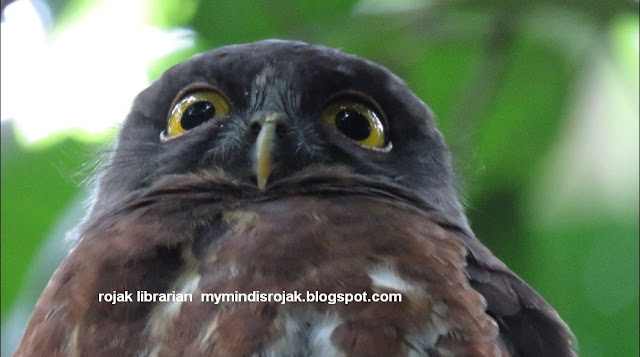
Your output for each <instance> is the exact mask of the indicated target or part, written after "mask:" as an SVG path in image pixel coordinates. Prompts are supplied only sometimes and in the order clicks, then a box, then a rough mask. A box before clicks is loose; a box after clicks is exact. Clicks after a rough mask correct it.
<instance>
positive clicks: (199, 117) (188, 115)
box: [180, 102, 216, 130]
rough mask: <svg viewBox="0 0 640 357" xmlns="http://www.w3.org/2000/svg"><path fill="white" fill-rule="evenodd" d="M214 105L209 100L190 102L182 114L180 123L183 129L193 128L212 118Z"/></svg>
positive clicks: (214, 111) (214, 110) (214, 112)
mask: <svg viewBox="0 0 640 357" xmlns="http://www.w3.org/2000/svg"><path fill="white" fill-rule="evenodd" d="M215 114H216V107H214V106H213V104H212V103H211V102H197V103H193V104H191V106H189V108H187V110H185V111H184V114H182V119H180V124H181V125H182V128H183V129H184V130H189V129H193V128H195V127H196V126H198V125H200V124H202V123H204V122H205V121H207V120H209V119H211V118H213V116H214V115H215Z"/></svg>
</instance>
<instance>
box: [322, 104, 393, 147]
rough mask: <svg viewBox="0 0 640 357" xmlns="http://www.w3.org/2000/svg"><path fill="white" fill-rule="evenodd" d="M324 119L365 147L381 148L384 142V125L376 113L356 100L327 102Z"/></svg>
mask: <svg viewBox="0 0 640 357" xmlns="http://www.w3.org/2000/svg"><path fill="white" fill-rule="evenodd" d="M323 117H324V120H325V122H326V123H327V124H329V125H330V126H331V127H333V128H335V129H337V130H338V131H339V132H341V133H342V134H343V135H344V136H346V137H348V138H349V139H351V140H353V141H355V142H357V143H358V144H360V145H362V146H364V147H367V148H382V147H383V146H385V143H386V141H387V140H386V135H385V126H384V123H383V121H382V118H381V117H380V116H379V115H378V113H377V112H376V111H375V110H373V109H372V108H370V107H369V106H367V105H365V104H362V103H360V102H356V101H348V100H346V101H338V102H334V103H331V104H329V106H327V107H326V108H325V110H324V112H323Z"/></svg>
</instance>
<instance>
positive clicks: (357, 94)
mask: <svg viewBox="0 0 640 357" xmlns="http://www.w3.org/2000/svg"><path fill="white" fill-rule="evenodd" d="M203 170H210V171H215V172H216V174H217V175H221V176H224V177H225V178H227V179H228V180H229V182H230V184H232V182H236V183H242V184H248V185H252V186H254V187H256V188H257V189H259V190H261V191H264V192H268V191H269V189H270V187H272V186H273V185H277V184H278V183H279V182H283V181H286V180H287V179H291V178H292V177H295V176H296V175H302V174H304V175H307V176H309V175H311V176H313V174H314V173H318V174H320V173H323V174H326V173H327V172H332V171H338V170H340V171H344V170H348V171H349V172H350V173H351V174H353V175H354V176H362V177H367V178H369V179H371V180H374V181H375V182H377V183H379V184H380V185H382V187H384V185H385V183H386V184H389V185H392V184H393V185H396V186H401V187H404V188H406V189H407V190H410V191H412V192H414V193H415V194H416V195H417V196H419V197H420V198H421V199H422V200H424V201H425V202H427V203H429V204H430V206H432V207H434V208H436V209H438V210H440V211H442V212H444V213H447V214H448V215H450V216H451V217H452V218H454V219H456V220H459V221H460V222H458V223H460V224H462V225H466V222H464V218H463V215H462V213H461V209H460V204H459V202H458V200H457V198H456V193H455V190H454V188H453V184H452V181H453V180H452V173H451V168H450V164H449V157H448V151H447V149H446V147H445V145H444V142H443V140H442V137H441V135H440V133H439V132H438V131H437V130H436V128H435V124H434V120H433V116H432V114H431V112H430V110H429V109H428V108H427V107H426V106H425V105H424V103H423V102H422V101H420V99H418V98H417V97H416V96H415V95H414V94H413V93H412V92H411V91H410V90H409V89H408V88H407V87H406V85H405V84H404V82H403V81H402V80H401V79H399V78H398V77H397V76H395V75H393V74H392V73H391V72H389V71H388V70H387V69H385V68H383V67H382V66H379V65H376V64H374V63H372V62H369V61H367V60H364V59H361V58H358V57H356V56H352V55H348V54H344V53H341V52H339V51H337V50H334V49H330V48H325V47H320V46H311V45H308V44H305V43H301V42H290V41H279V40H267V41H261V42H255V43H250V44H245V45H233V46H227V47H221V48H218V49H215V50H212V51H210V52H206V53H203V54H199V55H197V56H195V57H193V58H191V59H189V60H187V61H185V62H183V63H180V64H178V65H176V66H174V67H172V68H170V69H169V70H167V71H166V72H165V73H164V74H163V75H162V76H161V78H160V79H158V80H157V81H156V82H154V83H153V84H152V85H151V86H150V87H149V88H147V89H146V90H144V91H143V92H142V93H140V94H139V95H138V97H137V98H136V100H135V102H134V104H133V107H132V109H131V112H130V114H129V115H128V117H127V119H126V121H125V123H124V126H123V128H122V130H121V132H120V135H119V137H118V140H117V144H116V147H115V150H114V152H113V154H112V155H111V157H110V158H109V160H108V162H107V164H106V168H105V170H104V172H103V174H102V176H101V178H100V182H99V186H98V196H97V201H96V204H95V206H94V209H98V210H99V209H102V208H106V207H109V206H110V205H114V204H117V202H119V201H120V200H122V199H123V198H124V197H126V196H127V195H129V194H134V193H135V192H139V191H140V190H144V189H145V188H147V187H149V186H150V185H151V184H152V183H153V182H154V181H156V180H158V179H160V178H162V177H163V176H167V175H180V174H188V173H193V172H199V171H203ZM342 179H344V178H342ZM107 193H108V194H107Z"/></svg>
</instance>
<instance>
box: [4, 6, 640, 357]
mask: <svg viewBox="0 0 640 357" xmlns="http://www.w3.org/2000/svg"><path fill="white" fill-rule="evenodd" d="M3 5H5V4H4V3H3ZM1 34H2V41H1V44H2V50H1V53H2V61H1V63H2V75H1V76H0V78H2V90H1V93H2V109H3V110H2V139H1V143H2V158H1V164H2V196H1V197H2V210H1V214H2V240H1V243H2V257H1V263H2V295H1V298H2V326H3V329H2V337H3V338H2V352H3V353H2V354H3V355H5V354H7V355H8V354H9V353H11V352H12V351H13V349H14V348H15V346H16V343H17V340H18V339H19V337H20V335H21V333H22V328H24V324H25V323H26V320H27V319H28V316H29V313H30V311H31V310H32V309H33V305H34V303H35V301H36V299H37V297H38V295H39V293H40V291H41V290H42V288H43V287H44V285H45V284H46V281H47V279H48V277H49V276H50V275H51V273H52V269H54V268H55V266H56V265H57V264H58V263H59V261H60V260H61V259H62V258H63V257H64V254H65V253H66V251H67V250H68V244H67V242H66V241H65V240H64V236H65V232H67V231H68V230H70V229H71V228H72V227H73V226H74V225H75V224H77V223H78V222H79V221H80V220H81V219H82V215H83V212H84V210H85V209H86V207H85V206H84V204H83V202H84V201H86V199H87V198H88V194H87V192H88V191H89V188H88V187H87V185H85V184H84V183H85V181H86V180H87V178H88V177H90V174H91V171H92V170H93V168H95V166H96V161H97V159H98V157H99V155H98V153H99V152H100V151H101V150H103V149H104V148H105V146H106V145H107V144H108V142H109V141H110V140H111V139H112V138H113V136H114V135H115V132H116V130H117V125H118V122H119V121H121V120H122V119H123V118H124V116H125V115H126V112H127V109H128V105H129V103H130V101H131V100H132V99H133V97H134V96H135V94H136V93H137V92H138V91H139V90H141V89H143V88H144V87H145V86H146V85H147V84H148V83H149V82H150V81H151V80H153V79H155V78H156V77H157V76H158V75H159V74H160V73H161V72H162V71H163V70H164V69H166V68H167V67H168V66H170V65H171V64H174V63H176V62H179V61H181V60H183V59H185V58H187V57H189V56H191V55H193V54H195V53H197V52H199V51H203V50H207V49H210V48H212V47H217V46H220V45H225V44H231V43H240V42H249V41H254V40H258V39H264V38H274V37H277V38H287V39H298V40H303V41H307V42H310V43H314V44H323V45H326V46H330V47H337V48H340V49H342V50H343V51H345V52H350V53H354V54H357V55H360V56H363V57H366V58H368V59H371V60H373V61H375V62H379V63H381V64H383V65H385V66H387V67H389V68H390V69H391V70H392V71H394V72H396V73H397V74H398V75H400V76H401V77H403V78H404V79H405V80H406V81H407V83H408V85H409V86H410V87H411V88H412V89H413V90H414V91H415V92H416V93H417V94H418V96H420V97H421V98H422V99H423V100H424V101H425V102H426V103H427V104H428V105H429V106H430V107H431V108H432V109H433V110H434V112H435V113H436V115H437V118H438V119H437V120H438V126H439V128H440V130H441V131H442V132H443V134H444V136H445V138H446V140H447V142H448V144H449V146H450V147H451V149H452V151H453V155H454V161H455V162H454V164H455V166H456V169H457V172H458V174H459V176H460V186H461V191H462V192H461V194H462V195H463V196H464V201H465V204H466V207H467V214H468V216H469V219H470V221H471V224H472V227H473V229H474V230H475V232H476V234H477V236H478V237H479V238H480V239H481V240H482V241H483V242H485V244H487V245H488V246H489V247H490V248H491V249H492V250H493V252H494V253H495V254H496V255H497V256H498V257H499V258H501V259H502V260H503V261H504V262H505V263H506V264H507V265H509V266H510V267H511V268H512V269H513V270H514V271H515V272H517V273H518V274H519V275H520V276H522V277H523V278H524V279H525V280H526V281H527V282H529V283H530V284H531V285H532V286H533V287H534V288H535V289H537V290H538V291H539V292H540V293H541V294H542V295H543V296H544V297H545V298H546V299H547V300H548V301H549V302H550V303H551V304H552V305H553V306H554V307H555V308H556V309H557V310H558V312H559V313H560V315H561V316H562V317H563V318H564V319H565V321H566V322H567V323H568V324H569V325H570V326H571V328H572V329H573V331H574V333H575V334H576V336H577V338H578V341H579V347H580V355H581V356H638V269H639V267H638V255H639V253H638V249H639V248H638V239H639V232H638V218H639V213H638V161H639V158H638V149H639V148H638V129H639V128H638V89H639V86H638V2H637V1H618V0H591V1H578V0H575V1H573V0H560V1H521V0H506V1H496V0H487V1H464V0H459V1H438V0H396V1H394V0H359V1H353V0H324V1H314V2H311V1H304V0H274V1H249V0H224V1H205V0H168V1H153V0H135V1H134V0H126V1H125V0H104V1H89V0H49V1H42V0H40V1H38V0H31V1H29V0H18V1H16V2H14V3H13V4H10V5H9V6H8V7H7V8H5V9H4V13H3V20H2V31H1ZM5 108H6V109H5Z"/></svg>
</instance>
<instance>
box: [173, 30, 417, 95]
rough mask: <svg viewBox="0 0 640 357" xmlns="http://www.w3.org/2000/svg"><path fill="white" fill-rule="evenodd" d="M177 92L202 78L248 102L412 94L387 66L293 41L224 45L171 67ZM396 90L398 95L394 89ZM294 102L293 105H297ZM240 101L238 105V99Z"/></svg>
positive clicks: (333, 50)
mask: <svg viewBox="0 0 640 357" xmlns="http://www.w3.org/2000/svg"><path fill="white" fill-rule="evenodd" d="M165 77H166V78H165V79H166V81H165V82H168V83H170V85H172V86H173V85H177V87H175V88H174V90H177V91H179V90H180V89H181V87H184V86H187V85H188V84H190V82H193V81H204V82H209V83H211V84H213V85H214V86H216V87H219V89H221V90H222V91H227V92H228V93H226V94H228V95H229V96H230V97H231V99H232V100H234V99H235V100H238V101H242V102H244V103H247V104H248V103H250V105H252V106H254V105H256V104H257V103H259V102H261V101H263V103H275V102H277V100H279V101H285V102H287V104H288V105H292V104H300V100H302V99H304V98H303V97H304V96H305V95H306V99H312V100H315V101H317V100H321V99H328V98H327V96H330V95H332V94H335V93H336V92H338V91H341V90H354V91H360V92H363V93H365V94H367V95H370V96H372V97H375V96H376V95H379V96H389V95H392V94H396V95H399V94H403V93H402V92H408V90H407V89H406V88H405V86H404V83H403V81H402V80H400V79H399V78H398V77H396V76H395V75H393V74H392V73H391V72H389V71H388V70H387V69H385V68H384V67H382V66H379V65H377V64H374V63H372V62H369V61H367V60H365V59H362V58H359V57H357V56H353V55H349V54H345V53H342V52H340V51H338V50H335V49H331V48H327V47H322V46H312V45H307V44H304V43H301V42H291V41H260V42H256V43H250V44H245V45H232V46H225V47H221V48H218V49H215V50H212V51H209V52H205V53H203V54H200V55H197V56H195V57H193V58H192V59H190V60H188V61H186V62H183V63H181V64H179V65H177V66H176V67H174V68H172V69H170V70H169V71H167V75H166V76H165ZM391 92H395V93H391ZM293 102H295V103H293ZM238 104H240V103H238Z"/></svg>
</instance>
